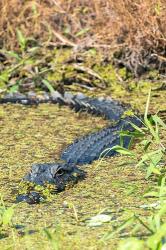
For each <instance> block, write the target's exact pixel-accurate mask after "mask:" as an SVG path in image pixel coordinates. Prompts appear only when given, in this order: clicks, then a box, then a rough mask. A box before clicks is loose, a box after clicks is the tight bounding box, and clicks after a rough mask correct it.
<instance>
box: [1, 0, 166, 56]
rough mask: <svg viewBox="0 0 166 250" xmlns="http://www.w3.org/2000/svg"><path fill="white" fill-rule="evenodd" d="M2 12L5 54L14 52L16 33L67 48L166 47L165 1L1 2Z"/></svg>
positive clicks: (33, 0) (5, 0) (13, 0)
mask: <svg viewBox="0 0 166 250" xmlns="http://www.w3.org/2000/svg"><path fill="white" fill-rule="evenodd" d="M0 9H1V16H0V37H1V41H0V42H1V45H2V46H5V47H6V48H8V49H14V48H16V47H18V43H17V39H16V28H19V29H20V30H22V32H23V33H24V34H25V35H26V36H31V37H34V38H35V39H39V40H41V41H45V42H48V41H49V42H54V43H63V44H64V43H65V44H68V45H71V46H72V45H74V44H82V45H88V46H92V45H94V44H95V45H96V46H100V45H104V46H105V45H106V46H107V45H108V46H114V45H116V46H118V45H119V44H120V45H121V44H123V45H125V46H126V45H127V46H128V47H130V48H131V47H132V48H134V49H139V50H140V48H141V49H142V48H144V49H153V50H157V51H158V52H159V51H160V50H161V51H163V50H165V49H164V48H165V46H166V16H165V13H166V3H165V0H158V1H156V0H135V1H132V0H118V1H113V0H91V1H89V0H57V1H56V0H41V1H40V0H36V1H35V0H26V1H22V0H10V1H9V0H1V1H0ZM80 31H81V32H82V34H81V33H80V34H79V32H80Z"/></svg>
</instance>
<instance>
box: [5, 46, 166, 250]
mask: <svg viewBox="0 0 166 250" xmlns="http://www.w3.org/2000/svg"><path fill="white" fill-rule="evenodd" d="M81 55H82V54H81ZM83 57H84V65H85V66H86V67H89V68H92V69H93V70H94V72H96V73H97V74H99V75H100V76H101V78H102V79H103V80H104V81H106V82H107V84H108V87H107V88H106V89H105V90H102V91H101V89H97V88H96V89H95V96H111V97H113V98H115V99H118V100H119V101H122V102H125V103H129V104H131V106H132V107H133V108H135V109H138V110H139V111H140V112H141V113H144V108H145V103H146V99H147V93H148V91H149V88H150V87H151V88H152V89H155V88H157V86H158V84H160V83H157V82H150V81H147V80H140V81H139V83H138V82H137V81H134V80H129V82H127V83H126V82H125V81H123V79H124V78H125V77H126V71H125V70H124V69H121V70H119V71H118V72H117V71H116V70H115V69H114V67H113V66H112V65H111V64H109V65H103V64H102V63H101V62H102V56H101V54H100V53H99V54H98V53H97V52H96V51H95V50H89V51H85V52H84V56H83ZM70 59H72V53H71V50H69V49H66V50H63V51H62V50H55V51H54V52H53V53H52V55H51V62H50V64H51V65H52V66H53V68H54V70H53V71H52V72H49V73H48V74H47V79H48V80H49V81H51V82H52V81H54V84H55V86H56V84H57V83H59V82H61V81H62V80H64V77H65V78H66V79H68V78H74V77H77V78H76V79H78V74H79V75H80V77H85V76H86V77H87V75H86V74H83V73H82V72H81V73H80V72H79V73H78V72H76V71H75V68H74V66H73V65H72V63H71V64H69V63H68V61H69V60H70ZM119 76H120V78H122V82H119ZM93 80H94V79H93ZM94 83H96V84H98V80H97V79H95V80H94ZM70 90H72V91H73V92H75V91H82V92H84V93H85V94H88V95H89V96H94V91H92V92H91V91H88V90H86V89H82V88H81V87H80V88H79V87H78V86H77V87H75V86H74V87H73V86H70ZM165 94H166V93H165V91H160V92H157V91H153V92H152V96H151V103H150V112H152V113H155V112H158V111H159V110H165V109H166V103H165ZM130 111H131V110H130V109H129V110H128V112H127V113H126V115H129V114H130ZM107 124H108V121H105V120H103V119H102V118H96V117H92V116H91V115H88V114H75V113H74V112H73V111H71V110H69V109H68V108H65V107H58V106H56V105H49V104H43V105H39V106H38V107H23V106H21V105H3V106H0V135H1V136H0V153H1V173H0V186H1V191H0V192H1V194H2V195H3V197H4V198H3V199H4V202H5V204H6V206H10V205H12V204H13V203H14V201H15V197H16V195H17V193H18V192H19V189H20V181H21V179H22V177H23V176H24V175H25V174H26V173H27V172H28V171H29V170H30V168H31V165H32V164H33V163H45V162H55V161H58V159H59V155H60V153H61V152H62V150H63V149H64V148H65V147H66V145H67V144H69V143H71V142H73V140H74V139H75V138H77V137H80V136H81V135H84V134H87V133H89V132H93V131H96V130H98V129H100V128H103V127H104V126H107ZM135 165H136V162H134V161H131V160H130V159H129V158H128V157H126V156H125V157H124V156H123V157H122V156H118V157H113V158H110V159H105V160H102V161H100V160H99V161H96V162H94V163H93V164H91V165H87V166H83V168H84V169H85V170H86V171H87V178H86V179H85V180H84V181H82V182H79V183H78V184H77V185H75V186H74V187H72V188H71V187H70V188H68V189H67V190H65V191H64V192H62V193H60V194H57V195H51V196H50V193H49V188H48V189H45V190H43V189H42V188H39V187H37V189H38V188H39V189H40V191H41V192H44V195H46V196H47V197H48V198H50V199H48V200H47V201H46V202H45V203H42V204H39V205H35V206H29V205H28V204H24V203H22V204H17V205H16V207H15V214H14V218H13V225H21V226H22V227H24V228H23V229H16V228H15V227H11V228H8V229H7V230H6V234H7V237H6V238H3V237H2V239H1V240H0V248H1V249H28V250H29V249H35V250H36V249H62V250H63V249H65V250H66V249H116V246H117V242H118V240H119V238H118V237H120V235H118V236H117V238H115V239H111V240H109V241H107V242H103V240H102V238H103V236H104V235H105V233H107V232H108V231H111V230H114V228H115V227H116V226H117V225H119V224H120V223H122V222H123V221H124V220H125V219H126V218H128V217H129V216H130V214H131V213H132V212H133V211H135V212H137V213H139V214H142V215H145V214H146V213H147V214H148V211H145V210H143V209H140V205H142V204H145V203H147V202H149V201H147V199H146V198H143V194H144V193H145V191H146V190H147V189H148V188H149V187H151V186H152V185H153V183H151V182H149V181H147V180H145V178H144V176H145V171H144V170H143V169H139V168H137V169H135ZM26 188H27V187H25V189H26ZM98 213H106V214H111V216H113V219H112V220H111V222H109V223H107V224H103V225H102V226H101V227H96V228H90V227H88V226H87V223H86V221H87V220H88V219H89V218H91V217H92V216H95V215H96V214H98ZM29 230H35V231H36V232H35V233H34V234H29ZM23 235H24V236H23ZM48 235H51V236H50V237H48ZM55 246H57V248H56V247H55Z"/></svg>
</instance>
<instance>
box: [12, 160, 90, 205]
mask: <svg viewBox="0 0 166 250" xmlns="http://www.w3.org/2000/svg"><path fill="white" fill-rule="evenodd" d="M84 177H85V172H84V171H83V170H81V169H79V168H77V167H76V166H75V165H72V164H70V165H69V164H67V163H45V164H34V165H33V166H32V169H31V171H30V172H29V173H28V174H27V175H26V176H25V177H24V178H23V182H26V183H32V184H34V185H37V186H46V185H49V184H50V185H51V186H53V187H54V188H53V190H54V192H61V191H63V190H64V189H65V187H66V186H68V185H70V186H71V185H73V184H75V183H77V182H78V180H80V179H84ZM42 199H43V197H41V195H40V194H39V193H38V192H36V191H34V190H30V191H29V192H27V193H26V194H20V195H18V196H17V199H16V201H17V202H21V201H26V202H27V203H29V204H34V203H39V202H40V201H41V200H42Z"/></svg>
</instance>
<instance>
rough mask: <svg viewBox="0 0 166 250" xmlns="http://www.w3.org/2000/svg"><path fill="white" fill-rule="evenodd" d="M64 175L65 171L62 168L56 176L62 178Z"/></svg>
mask: <svg viewBox="0 0 166 250" xmlns="http://www.w3.org/2000/svg"><path fill="white" fill-rule="evenodd" d="M63 174H64V171H63V169H62V168H60V169H59V170H58V171H57V172H56V175H57V176H61V175H63Z"/></svg>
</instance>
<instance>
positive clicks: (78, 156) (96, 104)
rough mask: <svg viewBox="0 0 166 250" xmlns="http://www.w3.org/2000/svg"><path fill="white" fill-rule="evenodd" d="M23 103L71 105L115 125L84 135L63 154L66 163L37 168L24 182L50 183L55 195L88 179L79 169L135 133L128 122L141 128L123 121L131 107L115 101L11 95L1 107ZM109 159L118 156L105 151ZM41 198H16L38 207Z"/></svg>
mask: <svg viewBox="0 0 166 250" xmlns="http://www.w3.org/2000/svg"><path fill="white" fill-rule="evenodd" d="M7 102H11V103H21V104H24V105H38V104H39V103H44V102H51V103H58V104H60V105H68V106H69V107H70V108H72V109H74V110H75V111H76V112H80V111H81V112H88V113H91V114H93V115H97V116H103V117H104V118H106V119H109V120H111V121H114V122H115V124H114V125H110V126H108V127H106V128H104V129H102V130H100V131H98V132H95V133H91V134H88V135H85V136H84V137H82V138H79V139H76V140H75V141H74V142H73V143H72V144H71V145H69V146H68V147H67V148H66V149H65V150H64V151H63V152H62V154H61V157H60V159H61V160H63V163H61V162H59V163H58V162H57V163H45V164H35V165H33V166H32V169H31V172H30V173H28V174H27V175H26V176H25V177H24V179H23V180H24V181H26V182H30V183H31V182H32V183H35V184H36V185H41V186H42V185H45V183H51V184H53V185H54V186H55V191H56V192H60V191H63V190H64V189H65V186H66V185H67V184H68V183H72V184H75V183H77V182H78V180H81V179H83V178H84V177H85V172H84V171H83V170H80V169H79V168H78V167H77V166H76V165H83V164H88V163H91V162H92V161H94V160H97V159H98V158H99V157H100V156H101V154H102V152H103V151H105V150H107V149H110V148H112V147H113V146H115V145H119V144H120V136H119V132H120V131H121V130H122V129H123V130H128V131H133V130H134V129H133V127H132V126H131V124H130V123H129V122H132V123H135V124H136V125H137V126H141V122H140V121H139V119H137V118H135V117H134V116H133V117H126V118H123V119H122V118H121V117H122V115H123V114H124V112H125V111H126V110H127V108H128V107H126V106H124V105H122V104H120V103H119V102H117V101H114V100H112V99H110V98H107V99H104V98H89V97H86V96H84V95H83V94H78V95H72V94H71V93H65V95H64V96H62V95H61V94H60V93H58V92H54V93H52V95H51V96H49V95H46V96H44V98H40V99H39V98H36V96H33V95H32V96H25V95H22V94H9V95H7V96H5V97H4V98H3V99H0V103H7ZM130 139H131V138H130V137H127V136H126V137H124V138H123V143H124V145H123V146H124V147H126V148H127V147H128V145H129V142H130ZM105 152H106V155H107V156H113V155H115V154H116V152H115V151H114V150H107V151H105ZM41 200H42V197H41V196H40V195H39V193H38V192H36V191H33V190H31V191H29V192H28V193H26V194H21V195H19V196H18V197H17V201H18V202H20V201H26V202H28V203H29V204H33V203H39V202H40V201H41Z"/></svg>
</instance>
